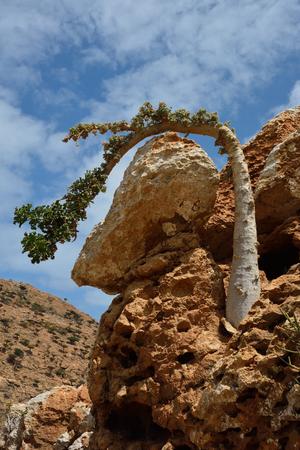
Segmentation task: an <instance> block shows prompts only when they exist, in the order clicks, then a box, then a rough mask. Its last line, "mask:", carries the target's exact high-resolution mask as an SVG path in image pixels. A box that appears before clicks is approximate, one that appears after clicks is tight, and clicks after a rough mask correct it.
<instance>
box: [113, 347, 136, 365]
mask: <svg viewBox="0 0 300 450" xmlns="http://www.w3.org/2000/svg"><path fill="white" fill-rule="evenodd" d="M117 358H118V360H119V362H120V364H121V365H122V367H124V369H129V367H132V366H135V365H136V363H137V360H138V357H137V354H136V353H135V351H134V350H133V349H132V348H130V347H128V346H126V345H123V347H121V349H120V350H119V354H117Z"/></svg>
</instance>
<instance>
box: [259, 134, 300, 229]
mask: <svg viewBox="0 0 300 450" xmlns="http://www.w3.org/2000/svg"><path fill="white" fill-rule="evenodd" d="M255 204H256V216H257V221H258V223H259V228H260V231H261V232H265V231H269V230H270V229H273V228H274V226H275V225H277V224H280V223H282V222H283V221H284V220H285V219H287V218H289V217H290V216H293V215H297V214H299V211H300V132H299V131H298V132H295V133H292V134H291V135H290V136H289V137H288V138H287V139H285V140H284V141H283V142H282V143H281V144H279V145H276V146H275V147H274V148H273V150H272V151H271V152H270V154H269V156H268V157H267V160H266V164H265V166H264V168H263V170H262V172H261V174H260V176H259V179H258V182H257V186H256V191H255Z"/></svg>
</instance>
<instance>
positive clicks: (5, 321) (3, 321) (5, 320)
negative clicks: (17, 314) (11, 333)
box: [0, 319, 11, 328]
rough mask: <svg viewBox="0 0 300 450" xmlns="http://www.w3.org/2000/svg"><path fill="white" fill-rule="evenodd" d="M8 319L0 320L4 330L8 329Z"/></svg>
mask: <svg viewBox="0 0 300 450" xmlns="http://www.w3.org/2000/svg"><path fill="white" fill-rule="evenodd" d="M10 322H11V320H10V319H0V323H1V324H2V325H3V326H4V327H5V328H9V327H10Z"/></svg>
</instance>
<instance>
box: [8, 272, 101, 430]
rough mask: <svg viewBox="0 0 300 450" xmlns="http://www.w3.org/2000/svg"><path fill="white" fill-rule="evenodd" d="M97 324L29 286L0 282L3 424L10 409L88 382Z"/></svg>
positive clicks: (88, 317)
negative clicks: (61, 387)
mask: <svg viewBox="0 0 300 450" xmlns="http://www.w3.org/2000/svg"><path fill="white" fill-rule="evenodd" d="M96 330H97V322H96V321H95V320H94V319H92V318H91V317H90V316H88V315H87V314H84V313H82V312H81V311H79V310H78V309H76V308H74V307H73V306H72V305H70V304H68V302H67V301H63V300H61V299H59V298H58V297H55V296H53V295H50V294H48V293H46V292H41V291H39V290H38V289H36V288H34V287H33V286H30V285H29V284H25V283H21V282H17V281H8V280H3V279H2V280H0V367H1V373H0V423H2V422H3V419H4V416H5V412H6V410H7V408H8V407H9V406H10V405H11V404H12V403H15V402H18V401H24V400H28V399H30V398H31V397H33V396H35V395H37V394H39V393H41V392H43V391H45V390H47V389H50V388H51V387H53V386H58V385H61V384H72V385H75V386H78V385H79V384H81V383H82V382H84V380H85V377H86V370H87V365H88V358H89V354H90V350H91V347H92V345H93V343H94V340H95V335H96Z"/></svg>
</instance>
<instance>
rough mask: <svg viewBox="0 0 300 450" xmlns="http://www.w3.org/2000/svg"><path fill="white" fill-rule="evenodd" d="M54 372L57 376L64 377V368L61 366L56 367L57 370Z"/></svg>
mask: <svg viewBox="0 0 300 450" xmlns="http://www.w3.org/2000/svg"><path fill="white" fill-rule="evenodd" d="M55 374H56V375H57V376H58V377H62V378H64V377H65V374H66V369H64V368H63V367H60V368H59V369H57V370H56V371H55Z"/></svg>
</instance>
